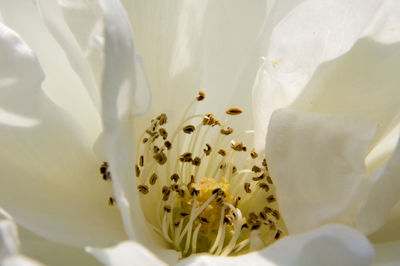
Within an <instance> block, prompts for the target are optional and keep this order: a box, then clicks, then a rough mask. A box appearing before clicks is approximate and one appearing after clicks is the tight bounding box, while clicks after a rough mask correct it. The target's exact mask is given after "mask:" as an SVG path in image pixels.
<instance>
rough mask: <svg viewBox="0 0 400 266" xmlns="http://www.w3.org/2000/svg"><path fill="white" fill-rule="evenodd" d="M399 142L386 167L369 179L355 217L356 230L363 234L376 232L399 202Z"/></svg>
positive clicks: (378, 170)
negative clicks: (365, 195)
mask: <svg viewBox="0 0 400 266" xmlns="http://www.w3.org/2000/svg"><path fill="white" fill-rule="evenodd" d="M399 176H400V142H398V143H397V147H396V150H395V151H394V153H393V155H392V157H391V158H390V160H389V161H388V162H387V164H386V165H384V166H382V167H381V168H379V169H377V170H376V171H375V172H374V173H372V176H371V177H370V180H369V184H368V191H367V193H368V194H367V198H366V200H365V202H364V203H363V205H362V206H361V209H360V211H359V213H358V216H357V218H356V219H357V228H358V229H359V230H361V231H362V232H364V233H365V234H371V233H372V232H375V231H376V230H378V229H379V228H380V227H381V226H383V225H384V223H385V222H386V221H387V219H388V218H389V215H390V212H391V210H392V208H393V207H394V206H395V204H396V203H397V202H399V201H400V193H399V191H400V178H399Z"/></svg>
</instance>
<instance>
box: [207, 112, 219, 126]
mask: <svg viewBox="0 0 400 266" xmlns="http://www.w3.org/2000/svg"><path fill="white" fill-rule="evenodd" d="M217 124H221V122H219V121H218V122H217V120H216V119H215V117H214V115H213V114H211V113H208V114H206V115H205V116H204V118H203V125H204V126H212V127H213V126H215V125H217Z"/></svg>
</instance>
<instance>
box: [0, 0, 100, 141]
mask: <svg viewBox="0 0 400 266" xmlns="http://www.w3.org/2000/svg"><path fill="white" fill-rule="evenodd" d="M33 2H34V1H25V0H15V1H7V0H0V9H1V10H2V11H3V15H4V19H5V21H6V23H7V25H8V26H9V27H11V28H13V29H14V30H15V31H16V32H18V33H19V34H20V35H21V37H22V38H23V40H24V41H25V42H26V43H27V44H28V45H29V46H30V47H31V48H32V50H33V51H35V54H36V55H37V56H38V58H39V61H40V64H41V66H42V68H43V70H44V72H45V73H46V79H45V81H44V82H43V89H44V92H45V93H46V95H47V96H49V97H50V98H51V99H52V100H53V101H54V102H55V103H56V104H58V105H60V106H62V108H64V109H66V110H67V111H68V112H69V113H70V114H71V115H72V116H73V117H74V119H75V120H77V121H79V122H80V123H81V125H82V126H83V127H84V128H85V130H86V131H88V132H89V133H90V138H91V141H94V140H95V138H96V137H97V135H98V134H99V132H100V130H101V121H100V117H99V115H98V112H97V110H96V109H95V107H94V105H93V104H92V102H91V100H90V97H89V95H88V93H87V91H86V89H85V87H84V86H83V85H82V83H81V81H80V80H79V77H78V76H77V75H76V73H75V72H74V71H73V70H72V68H71V66H70V64H69V62H68V59H67V58H66V56H65V53H64V51H63V50H62V48H61V47H60V46H59V45H58V43H57V42H56V41H55V40H54V38H53V37H52V36H51V34H50V33H49V32H48V30H47V28H46V27H45V25H44V23H43V21H42V18H41V17H40V15H39V12H38V10H37V8H36V7H35V6H34V4H33Z"/></svg>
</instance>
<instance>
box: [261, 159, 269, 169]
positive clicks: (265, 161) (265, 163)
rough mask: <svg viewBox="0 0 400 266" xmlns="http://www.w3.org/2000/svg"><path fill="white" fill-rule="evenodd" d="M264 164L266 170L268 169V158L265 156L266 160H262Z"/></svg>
mask: <svg viewBox="0 0 400 266" xmlns="http://www.w3.org/2000/svg"><path fill="white" fill-rule="evenodd" d="M262 165H263V166H264V167H265V170H267V171H268V165H267V160H266V159H265V158H264V160H263V161H262Z"/></svg>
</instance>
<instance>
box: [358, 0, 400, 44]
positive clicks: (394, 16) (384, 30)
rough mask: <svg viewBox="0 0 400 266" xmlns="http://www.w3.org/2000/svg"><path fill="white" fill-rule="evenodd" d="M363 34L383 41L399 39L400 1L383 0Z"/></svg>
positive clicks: (391, 41) (396, 40)
mask: <svg viewBox="0 0 400 266" xmlns="http://www.w3.org/2000/svg"><path fill="white" fill-rule="evenodd" d="M364 34H365V35H368V36H371V37H372V38H373V39H374V40H377V41H379V42H384V43H395V42H398V41H400V2H399V1H396V0H384V1H383V4H382V5H381V7H380V8H379V10H378V11H377V12H376V15H375V18H374V19H373V20H372V21H371V23H370V25H369V26H368V28H367V29H366V30H365V33H364Z"/></svg>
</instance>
